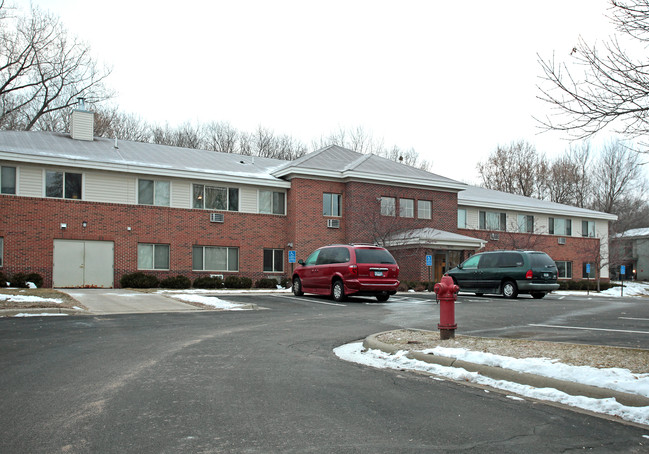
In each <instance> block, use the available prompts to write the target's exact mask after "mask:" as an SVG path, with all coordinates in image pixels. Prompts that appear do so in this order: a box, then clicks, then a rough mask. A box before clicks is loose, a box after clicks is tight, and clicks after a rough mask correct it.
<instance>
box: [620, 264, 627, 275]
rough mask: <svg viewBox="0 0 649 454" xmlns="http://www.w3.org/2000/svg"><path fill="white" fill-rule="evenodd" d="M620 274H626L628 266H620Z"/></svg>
mask: <svg viewBox="0 0 649 454" xmlns="http://www.w3.org/2000/svg"><path fill="white" fill-rule="evenodd" d="M620 274H626V266H624V265H622V266H620Z"/></svg>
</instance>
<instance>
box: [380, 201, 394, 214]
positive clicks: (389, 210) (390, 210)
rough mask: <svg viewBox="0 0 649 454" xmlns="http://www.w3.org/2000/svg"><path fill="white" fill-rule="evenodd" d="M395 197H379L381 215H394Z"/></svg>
mask: <svg viewBox="0 0 649 454" xmlns="http://www.w3.org/2000/svg"><path fill="white" fill-rule="evenodd" d="M396 210H397V199H395V198H394V197H381V215H383V216H396V212H397V211H396Z"/></svg>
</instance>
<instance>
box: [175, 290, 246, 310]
mask: <svg viewBox="0 0 649 454" xmlns="http://www.w3.org/2000/svg"><path fill="white" fill-rule="evenodd" d="M170 296H172V297H173V298H175V299H177V300H180V301H185V302H188V303H199V304H204V305H205V306H211V307H213V308H215V309H222V310H224V311H246V310H251V307H250V306H247V305H243V304H236V303H231V302H229V301H225V300H222V299H220V298H217V297H215V296H204V295H196V294H191V293H183V294H175V295H170Z"/></svg>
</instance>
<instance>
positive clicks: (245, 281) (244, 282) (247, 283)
mask: <svg viewBox="0 0 649 454" xmlns="http://www.w3.org/2000/svg"><path fill="white" fill-rule="evenodd" d="M239 282H240V283H241V287H239V288H252V279H250V278H249V277H242V278H240V279H239Z"/></svg>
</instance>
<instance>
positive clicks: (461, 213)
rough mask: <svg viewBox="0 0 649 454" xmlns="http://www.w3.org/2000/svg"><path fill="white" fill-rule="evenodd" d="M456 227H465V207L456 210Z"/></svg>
mask: <svg viewBox="0 0 649 454" xmlns="http://www.w3.org/2000/svg"><path fill="white" fill-rule="evenodd" d="M457 228H458V229H466V209H464V208H458V210H457Z"/></svg>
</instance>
